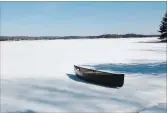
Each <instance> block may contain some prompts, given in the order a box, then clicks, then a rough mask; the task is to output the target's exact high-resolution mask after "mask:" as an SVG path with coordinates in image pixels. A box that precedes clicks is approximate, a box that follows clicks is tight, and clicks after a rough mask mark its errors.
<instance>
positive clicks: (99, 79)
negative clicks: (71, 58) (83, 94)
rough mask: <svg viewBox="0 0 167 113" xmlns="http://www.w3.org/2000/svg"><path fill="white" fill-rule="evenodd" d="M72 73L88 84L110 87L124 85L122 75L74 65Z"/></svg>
mask: <svg viewBox="0 0 167 113" xmlns="http://www.w3.org/2000/svg"><path fill="white" fill-rule="evenodd" d="M74 71H75V74H76V75H77V76H78V77H80V78H82V79H84V80H87V81H89V82H94V83H97V84H101V85H105V86H111V87H122V86H123V84H124V74H118V73H110V72H105V71H98V70H95V69H88V68H85V67H82V66H76V65H74Z"/></svg>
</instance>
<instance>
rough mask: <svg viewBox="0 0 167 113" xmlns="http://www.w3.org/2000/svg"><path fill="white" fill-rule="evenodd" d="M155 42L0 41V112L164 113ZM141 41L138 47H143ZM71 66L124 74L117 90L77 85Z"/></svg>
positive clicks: (161, 49)
mask: <svg viewBox="0 0 167 113" xmlns="http://www.w3.org/2000/svg"><path fill="white" fill-rule="evenodd" d="M156 40H157V38H134V39H133V38H130V39H92V40H88V39H82V40H49V41H42V40H40V41H20V42H19V41H18V42H14V41H13V42H12V41H11V42H10V41H9V42H1V103H0V105H1V106H0V108H1V109H0V110H1V112H7V113H10V112H12V113H13V112H14V113H38V112H112V113H127V112H128V113H138V112H140V113H166V110H167V108H166V68H167V66H166V65H167V64H166V44H165V43H144V42H148V41H156ZM142 42H143V43H142ZM74 64H81V65H89V66H91V67H92V68H96V69H103V70H107V71H118V72H123V73H125V82H124V86H123V87H122V88H119V89H115V88H106V87H102V86H98V85H94V84H87V83H84V82H80V81H78V80H77V78H76V76H75V75H74V71H73V70H74V67H73V65H74Z"/></svg>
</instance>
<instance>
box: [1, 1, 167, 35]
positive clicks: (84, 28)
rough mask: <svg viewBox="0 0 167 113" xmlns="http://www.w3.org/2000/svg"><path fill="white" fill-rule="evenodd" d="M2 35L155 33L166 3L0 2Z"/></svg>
mask: <svg viewBox="0 0 167 113" xmlns="http://www.w3.org/2000/svg"><path fill="white" fill-rule="evenodd" d="M0 5H1V18H0V21H1V26H0V27H1V31H0V33H1V35H8V36H11V35H12V36H18V35H19V36H23V35H24V36H25V35H26V36H68V35H81V36H87V35H100V34H124V33H141V34H157V33H158V32H157V30H158V28H159V24H160V21H161V19H162V17H163V15H164V14H165V9H166V3H165V2H0Z"/></svg>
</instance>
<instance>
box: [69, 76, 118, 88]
mask: <svg viewBox="0 0 167 113" xmlns="http://www.w3.org/2000/svg"><path fill="white" fill-rule="evenodd" d="M67 76H68V77H69V78H70V79H72V80H74V81H77V82H82V83H85V84H90V85H97V86H101V87H106V88H116V89H118V88H119V87H118V86H111V85H110V86H109V85H103V84H98V83H95V82H92V81H87V80H85V79H83V78H81V77H78V76H77V75H75V74H67Z"/></svg>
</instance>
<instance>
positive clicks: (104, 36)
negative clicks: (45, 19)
mask: <svg viewBox="0 0 167 113" xmlns="http://www.w3.org/2000/svg"><path fill="white" fill-rule="evenodd" d="M159 36H160V35H142V34H134V33H129V34H123V35H121V34H103V35H99V36H62V37H60V36H38V37H35V36H34V37H33V36H0V41H8V40H11V41H20V40H56V39H64V40H65V39H98V38H107V39H109V38H144V37H159Z"/></svg>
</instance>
